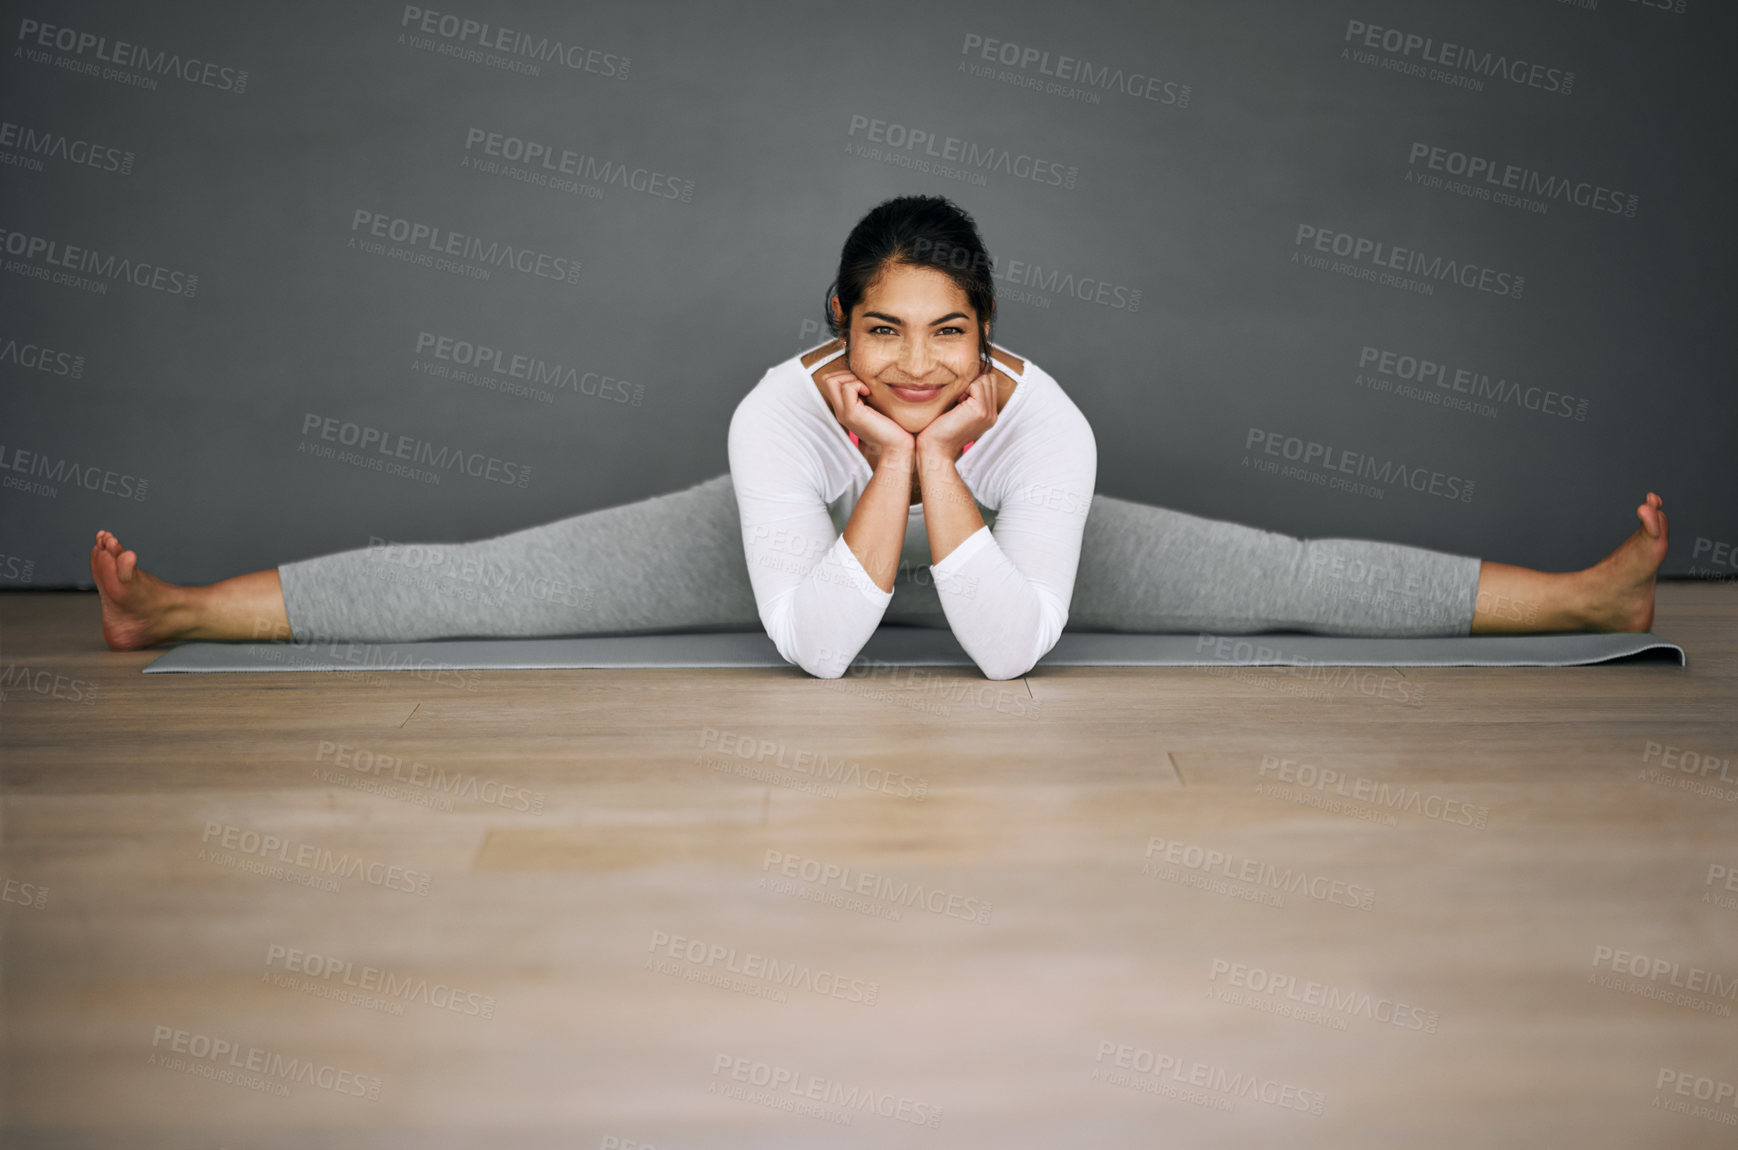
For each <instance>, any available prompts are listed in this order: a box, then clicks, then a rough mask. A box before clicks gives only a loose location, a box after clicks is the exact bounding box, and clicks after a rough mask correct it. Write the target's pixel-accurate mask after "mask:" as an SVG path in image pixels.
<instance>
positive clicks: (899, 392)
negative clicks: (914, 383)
mask: <svg viewBox="0 0 1738 1150" xmlns="http://www.w3.org/2000/svg"><path fill="white" fill-rule="evenodd" d="M887 390H888V391H891V392H892V393H893V394H894V395H896V396H898V397H899V398H900V399H903V400H904V401H905V402H907V403H928V402H929V401H930V400H932V399H934V398H935V397H936V396H938V395H940V394H941V393H942V390H943V389H942V388H939V387H894V386H893V385H892V384H888V385H887Z"/></svg>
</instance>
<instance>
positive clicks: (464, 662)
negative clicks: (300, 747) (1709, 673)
mask: <svg viewBox="0 0 1738 1150" xmlns="http://www.w3.org/2000/svg"><path fill="white" fill-rule="evenodd" d="M1618 661H1650V662H1670V663H1675V664H1677V665H1678V666H1684V665H1687V663H1688V659H1687V658H1686V657H1685V655H1684V650H1683V648H1682V647H1679V646H1678V645H1677V644H1675V643H1668V642H1666V641H1665V640H1664V639H1661V638H1660V637H1659V636H1658V635H1654V634H1651V633H1646V632H1643V633H1635V632H1625V633H1618V634H1585V633H1578V632H1576V633H1570V632H1565V633H1552V634H1539V635H1478V636H1462V637H1449V638H1431V639H1410V638H1405V639H1365V638H1352V637H1346V636H1338V635H1304V634H1294V633H1270V634H1263V635H1204V634H1199V633H1194V634H1187V635H1125V634H1110V633H1096V632H1081V631H1067V632H1064V633H1063V635H1062V638H1061V639H1060V640H1058V641H1057V643H1056V646H1055V647H1053V648H1052V649H1051V650H1050V653H1049V654H1047V655H1045V656H1044V657H1043V658H1042V659H1040V660H1038V666H1040V667H1219V666H1244V667H1248V666H1289V667H1303V666H1318V665H1323V666H1345V667H1578V666H1585V665H1587V664H1589V663H1613V662H1618ZM856 663H857V664H859V665H862V666H865V667H873V666H875V665H877V664H894V665H899V666H908V667H954V666H966V667H969V666H972V661H971V658H970V656H968V655H967V654H966V653H965V651H964V649H962V648H961V647H960V645H959V641H958V640H956V639H955V638H954V636H953V632H951V631H944V630H941V629H939V628H929V627H901V626H883V627H881V628H880V629H879V630H878V631H876V632H875V634H874V636H873V637H871V638H870V640H869V642H868V643H867V644H866V645H865V646H864V648H863V651H862V653H861V654H859V655H858V656H857V660H856ZM787 666H790V664H788V663H786V662H785V661H784V660H783V659H782V658H780V657H779V653H778V650H777V648H775V647H774V646H773V644H772V640H771V639H769V638H767V637H766V635H765V633H763V632H760V631H714V632H696V633H686V634H658V635H605V636H585V637H577V638H566V639H442V640H438V641H431V642H423V643H309V644H299V643H182V644H179V645H177V646H176V647H174V648H172V649H170V650H169V651H167V652H166V653H164V655H163V656H162V658H160V659H158V660H157V661H156V662H154V663H152V664H151V665H150V666H148V667H146V668H145V669H144V673H145V674H153V673H160V672H166V671H389V670H402V671H412V672H423V673H426V672H430V671H446V670H469V669H471V668H499V669H503V670H505V669H514V668H560V667H621V668H630V667H787ZM848 673H849V672H848Z"/></svg>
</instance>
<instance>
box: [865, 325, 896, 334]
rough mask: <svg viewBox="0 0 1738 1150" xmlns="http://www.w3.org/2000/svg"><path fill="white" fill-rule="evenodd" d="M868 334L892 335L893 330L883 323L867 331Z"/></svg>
mask: <svg viewBox="0 0 1738 1150" xmlns="http://www.w3.org/2000/svg"><path fill="white" fill-rule="evenodd" d="M869 334H870V335H892V334H893V329H892V328H890V327H888V326H887V325H886V324H884V323H878V324H876V325H875V326H874V327H872V328H870V329H869Z"/></svg>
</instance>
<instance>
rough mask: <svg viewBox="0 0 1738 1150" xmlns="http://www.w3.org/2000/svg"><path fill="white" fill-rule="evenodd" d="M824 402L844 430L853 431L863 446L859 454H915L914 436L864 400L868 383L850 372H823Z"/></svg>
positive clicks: (867, 395) (915, 442)
mask: <svg viewBox="0 0 1738 1150" xmlns="http://www.w3.org/2000/svg"><path fill="white" fill-rule="evenodd" d="M821 383H822V385H823V386H824V387H825V388H826V392H827V402H828V403H830V404H832V407H833V416H834V417H835V418H836V419H838V421H839V423H840V424H841V425H843V427H844V428H845V430H847V431H851V432H855V433H856V436H857V439H858V440H859V441H860V442H861V444H862V445H863V448H864V451H863V454H864V455H866V456H868V457H869V458H870V459H871V461H878V460H879V459H880V458H881V457H882V455H883V454H885V453H886V452H889V451H894V452H904V453H905V455H906V456H907V457H908V458H911V459H915V458H916V456H917V436H915V435H913V434H912V433H911V432H909V431H907V430H905V428H903V427H901V426H899V425H898V424H897V423H895V422H893V420H892V419H890V418H888V417H887V416H886V415H884V414H882V413H881V412H879V411H876V410H875V409H874V408H873V407H870V406H869V405H868V404H867V403H865V402H864V400H865V399H867V398H868V397H869V395H870V394H871V392H870V389H869V385H868V384H866V383H864V382H863V381H862V380H860V379H858V378H857V377H856V376H855V375H852V374H851V372H850V371H835V372H833V373H832V374H830V375H823V376H822V377H821Z"/></svg>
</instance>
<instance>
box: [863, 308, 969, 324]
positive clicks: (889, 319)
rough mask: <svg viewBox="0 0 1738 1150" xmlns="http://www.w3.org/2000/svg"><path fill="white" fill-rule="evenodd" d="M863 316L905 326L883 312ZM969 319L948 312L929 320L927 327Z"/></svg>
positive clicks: (897, 319) (959, 312) (958, 313)
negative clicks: (953, 320)
mask: <svg viewBox="0 0 1738 1150" xmlns="http://www.w3.org/2000/svg"><path fill="white" fill-rule="evenodd" d="M863 314H864V315H865V316H868V317H869V318H871V319H884V320H886V321H887V322H888V323H891V324H897V325H899V326H901V327H903V326H905V321H904V320H902V319H900V318H899V317H898V316H896V315H888V314H887V313H886V312H884V311H866V312H864V313H863ZM970 318H971V317H970V316H968V315H967V314H966V313H965V312H963V311H955V312H949V313H948V314H947V315H944V316H942V317H941V318H940V319H932V320H930V321H929V326H931V327H934V326H935V325H936V324H938V323H946V322H947V321H948V320H950V319H970Z"/></svg>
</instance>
